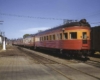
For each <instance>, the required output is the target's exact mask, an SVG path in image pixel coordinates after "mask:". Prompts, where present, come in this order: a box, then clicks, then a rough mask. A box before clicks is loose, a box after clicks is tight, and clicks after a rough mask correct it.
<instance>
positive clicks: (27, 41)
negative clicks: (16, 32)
mask: <svg viewBox="0 0 100 80" xmlns="http://www.w3.org/2000/svg"><path fill="white" fill-rule="evenodd" d="M34 36H35V35H34V34H31V35H29V36H27V37H25V38H23V46H24V47H34V45H35V44H34V40H35V37H34Z"/></svg>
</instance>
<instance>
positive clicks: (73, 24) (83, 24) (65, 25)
mask: <svg viewBox="0 0 100 80" xmlns="http://www.w3.org/2000/svg"><path fill="white" fill-rule="evenodd" d="M74 26H75V27H76V26H84V27H90V24H89V23H88V22H86V19H82V20H80V21H79V22H71V23H66V24H64V25H60V26H57V27H54V28H51V29H48V30H45V31H41V32H39V33H37V34H43V33H46V32H49V31H53V30H56V29H60V28H65V27H74ZM35 35H36V34H35Z"/></svg>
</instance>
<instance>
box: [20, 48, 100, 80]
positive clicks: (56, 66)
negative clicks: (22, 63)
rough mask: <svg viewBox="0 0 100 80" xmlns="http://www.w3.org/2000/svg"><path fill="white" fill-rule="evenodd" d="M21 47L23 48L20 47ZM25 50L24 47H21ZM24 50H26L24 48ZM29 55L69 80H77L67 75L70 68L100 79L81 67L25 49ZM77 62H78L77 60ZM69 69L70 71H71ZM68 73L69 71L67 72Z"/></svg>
mask: <svg viewBox="0 0 100 80" xmlns="http://www.w3.org/2000/svg"><path fill="white" fill-rule="evenodd" d="M20 49H21V48H20ZM21 50H23V49H21ZM23 51H24V50H23ZM24 52H25V53H26V54H27V55H29V56H30V57H32V58H33V59H35V60H36V61H37V62H38V63H39V64H43V65H45V66H46V67H49V68H50V69H52V70H54V71H56V72H58V73H59V74H61V75H63V76H64V77H66V78H67V79H69V80H75V79H73V78H72V77H70V76H68V75H66V71H68V70H70V71H75V73H81V74H83V75H88V76H90V77H92V78H94V79H99V80H100V78H99V77H97V76H94V75H91V74H88V73H86V72H83V71H81V70H79V69H76V68H73V67H71V66H69V65H67V64H64V63H60V62H59V61H54V60H52V59H48V58H46V57H43V56H40V55H37V54H34V53H31V52H29V50H28V51H26V50H25V51H24ZM74 62H76V61H69V63H74ZM76 63H77V62H76ZM70 71H69V72H70ZM67 73H68V72H67Z"/></svg>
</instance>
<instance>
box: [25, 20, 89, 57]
mask: <svg viewBox="0 0 100 80" xmlns="http://www.w3.org/2000/svg"><path fill="white" fill-rule="evenodd" d="M90 31H91V27H90V25H89V23H88V22H87V21H86V20H85V19H82V20H80V21H79V22H71V23H66V24H64V25H61V26H58V27H55V28H52V29H48V30H45V31H42V32H39V33H36V34H34V35H33V36H31V37H29V38H31V40H29V41H30V45H31V46H32V47H34V48H35V49H36V48H41V49H48V50H52V51H56V52H60V53H63V54H66V55H70V56H74V55H85V56H86V55H87V53H89V51H90ZM29 38H26V39H27V40H28V39H29ZM24 41H25V39H23V43H24V45H26V46H30V45H27V43H25V42H24Z"/></svg>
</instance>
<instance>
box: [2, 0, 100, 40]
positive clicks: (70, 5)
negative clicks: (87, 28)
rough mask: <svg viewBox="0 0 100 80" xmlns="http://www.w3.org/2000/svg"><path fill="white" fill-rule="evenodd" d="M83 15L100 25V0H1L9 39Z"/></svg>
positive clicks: (89, 20) (3, 18) (3, 29)
mask: <svg viewBox="0 0 100 80" xmlns="http://www.w3.org/2000/svg"><path fill="white" fill-rule="evenodd" d="M83 18H85V19H86V20H87V22H89V23H90V25H91V26H92V27H93V26H98V25H100V0H0V21H3V22H0V31H1V32H5V36H6V37H7V38H9V39H15V38H16V39H17V38H22V37H23V35H24V34H34V33H37V32H38V31H39V30H46V29H50V28H53V27H56V26H59V25H62V24H63V19H69V20H71V19H72V20H80V19H83Z"/></svg>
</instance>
